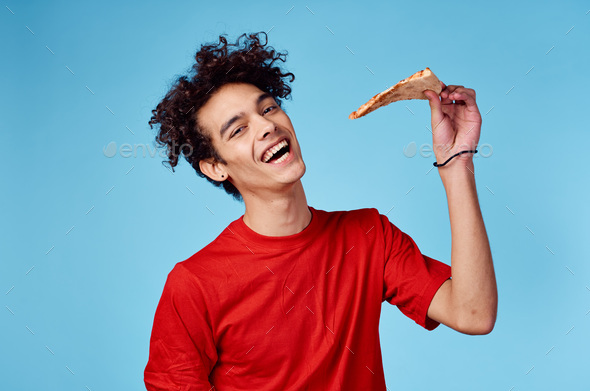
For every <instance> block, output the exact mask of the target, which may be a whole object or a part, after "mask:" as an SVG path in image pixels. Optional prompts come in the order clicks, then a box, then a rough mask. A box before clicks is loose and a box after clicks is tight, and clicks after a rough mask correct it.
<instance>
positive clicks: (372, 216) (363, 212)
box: [314, 208, 380, 224]
mask: <svg viewBox="0 0 590 391" xmlns="http://www.w3.org/2000/svg"><path fill="white" fill-rule="evenodd" d="M314 210H315V211H316V212H317V213H318V214H320V215H322V217H323V218H325V219H326V220H327V221H328V222H330V223H347V224H355V223H361V222H370V221H377V220H379V216H380V215H379V211H378V210H377V209H375V208H363V209H353V210H338V211H332V212H326V211H323V210H317V209H314Z"/></svg>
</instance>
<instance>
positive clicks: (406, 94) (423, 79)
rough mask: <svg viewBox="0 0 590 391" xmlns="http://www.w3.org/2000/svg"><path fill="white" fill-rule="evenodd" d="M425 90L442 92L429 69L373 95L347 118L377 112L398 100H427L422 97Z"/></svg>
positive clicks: (438, 82)
mask: <svg viewBox="0 0 590 391" xmlns="http://www.w3.org/2000/svg"><path fill="white" fill-rule="evenodd" d="M425 90H432V91H434V92H436V93H437V94H440V92H441V91H442V86H441V83H440V80H438V77H436V76H435V75H434V73H432V71H431V70H430V69H429V68H426V69H424V70H423V71H419V72H416V73H414V74H413V75H412V76H410V77H408V78H406V79H404V80H402V81H400V82H399V83H397V84H396V85H394V86H393V87H390V88H388V89H387V90H385V91H383V92H381V93H379V94H377V95H375V96H374V97H372V98H371V99H370V100H369V101H368V102H367V103H365V104H364V105H362V106H361V107H359V109H358V110H357V111H354V112H352V113H351V114H350V115H349V116H348V118H350V119H356V118H360V117H362V116H363V115H367V114H369V113H370V112H371V111H373V110H377V109H378V108H379V107H382V106H387V105H388V104H390V103H391V102H397V101H398V100H406V99H427V98H426V95H424V91H425Z"/></svg>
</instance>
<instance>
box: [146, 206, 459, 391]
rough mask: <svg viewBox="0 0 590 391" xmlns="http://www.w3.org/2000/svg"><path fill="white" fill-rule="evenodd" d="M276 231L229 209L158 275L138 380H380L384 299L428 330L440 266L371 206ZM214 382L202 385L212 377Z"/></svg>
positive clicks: (188, 383)
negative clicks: (213, 233)
mask: <svg viewBox="0 0 590 391" xmlns="http://www.w3.org/2000/svg"><path fill="white" fill-rule="evenodd" d="M310 210H311V212H312V216H313V217H312V220H311V222H310V224H309V225H308V226H307V227H306V228H305V229H304V230H303V231H301V232H299V233H297V234H295V235H290V236H283V237H270V236H263V235H260V234H257V233H256V232H254V231H252V230H251V229H250V228H248V226H246V224H245V223H244V221H243V217H242V218H239V219H238V220H236V221H233V222H232V223H231V224H230V225H229V226H228V227H227V228H226V229H225V230H224V231H223V232H222V233H221V234H220V235H219V236H218V237H217V238H216V239H215V240H214V241H213V242H211V243H210V244H209V245H207V246H206V247H204V248H203V249H202V250H201V251H199V252H197V253H196V254H194V255H193V256H191V257H190V258H189V259H187V260H185V261H183V262H179V263H178V264H177V265H176V266H175V267H174V269H173V270H172V271H171V272H170V274H169V275H168V279H167V281H166V284H165V286H164V291H163V293H162V297H161V299H160V302H159V304H158V307H157V309H156V314H155V319H154V326H153V329H152V336H151V340H150V353H149V360H148V363H147V366H146V368H145V373H144V375H145V384H146V387H147V389H148V390H213V389H215V390H221V391H225V390H310V391H311V390H322V391H325V390H355V391H359V390H371V391H375V390H385V389H386V388H385V377H384V373H383V364H382V359H381V346H380V341H379V317H380V314H381V304H382V302H383V301H385V300H387V301H388V302H390V303H391V304H393V305H397V306H398V308H399V309H400V310H401V311H402V312H403V313H404V314H405V315H407V316H408V317H410V318H411V319H413V320H414V321H415V322H416V323H418V324H419V325H421V326H423V327H425V328H426V329H428V330H432V329H434V328H435V327H437V326H438V324H439V323H437V322H435V321H434V320H432V319H430V318H428V317H427V310H428V306H429V305H430V302H431V300H432V298H433V296H434V294H435V293H436V291H437V290H438V288H439V287H440V285H441V284H442V283H443V282H444V281H445V280H446V279H448V278H449V277H450V275H451V269H450V266H448V265H446V264H444V263H441V262H439V261H436V260H434V259H432V258H429V257H427V256H424V255H422V254H421V253H420V251H419V249H418V247H417V246H416V244H415V243H414V241H413V240H412V239H411V238H410V237H409V236H408V235H406V234H405V233H403V232H402V231H400V230H399V229H398V228H397V227H396V226H395V225H393V224H392V223H390V222H389V220H388V219H387V217H385V216H383V215H380V214H379V212H378V211H377V210H376V209H361V210H354V211H343V212H325V211H321V210H316V209H314V208H311V207H310ZM213 387H214V388H213Z"/></svg>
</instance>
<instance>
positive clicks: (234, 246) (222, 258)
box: [169, 225, 243, 282]
mask: <svg viewBox="0 0 590 391" xmlns="http://www.w3.org/2000/svg"><path fill="white" fill-rule="evenodd" d="M229 227H231V225H230V226H228V227H226V228H225V229H224V230H223V231H222V232H221V233H220V234H219V235H218V236H217V237H216V238H215V239H214V240H213V241H211V242H210V243H209V244H207V245H206V246H205V247H203V248H202V249H200V250H198V251H197V252H195V253H194V254H192V255H191V256H190V257H188V258H186V259H185V260H183V261H181V262H178V263H177V264H176V265H175V266H174V268H173V270H172V271H171V272H170V274H169V277H172V278H175V279H185V280H186V279H198V280H200V281H201V282H203V281H205V280H211V279H214V278H215V277H216V276H217V277H222V278H225V272H224V271H225V270H226V269H227V268H226V267H225V266H226V263H227V258H228V257H230V256H232V255H233V254H235V253H237V252H239V251H242V252H243V249H242V247H243V246H241V245H240V242H239V241H238V240H237V238H236V237H235V235H233V234H232V233H231V230H230V228H229Z"/></svg>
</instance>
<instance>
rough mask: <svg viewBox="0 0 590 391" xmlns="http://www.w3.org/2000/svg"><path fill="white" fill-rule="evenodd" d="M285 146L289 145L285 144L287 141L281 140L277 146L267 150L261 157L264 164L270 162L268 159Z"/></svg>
mask: <svg viewBox="0 0 590 391" xmlns="http://www.w3.org/2000/svg"><path fill="white" fill-rule="evenodd" d="M287 145H289V143H287V140H283V141H281V142H280V143H278V144H277V145H275V146H274V147H272V148H271V149H269V150H268V151H266V153H265V154H264V156H263V157H262V161H263V162H264V163H266V162H268V161H269V160H270V158H271V157H272V156H273V155H274V154H275V153H277V152H278V151H279V150H280V149H281V148H284V147H286V146H287Z"/></svg>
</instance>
